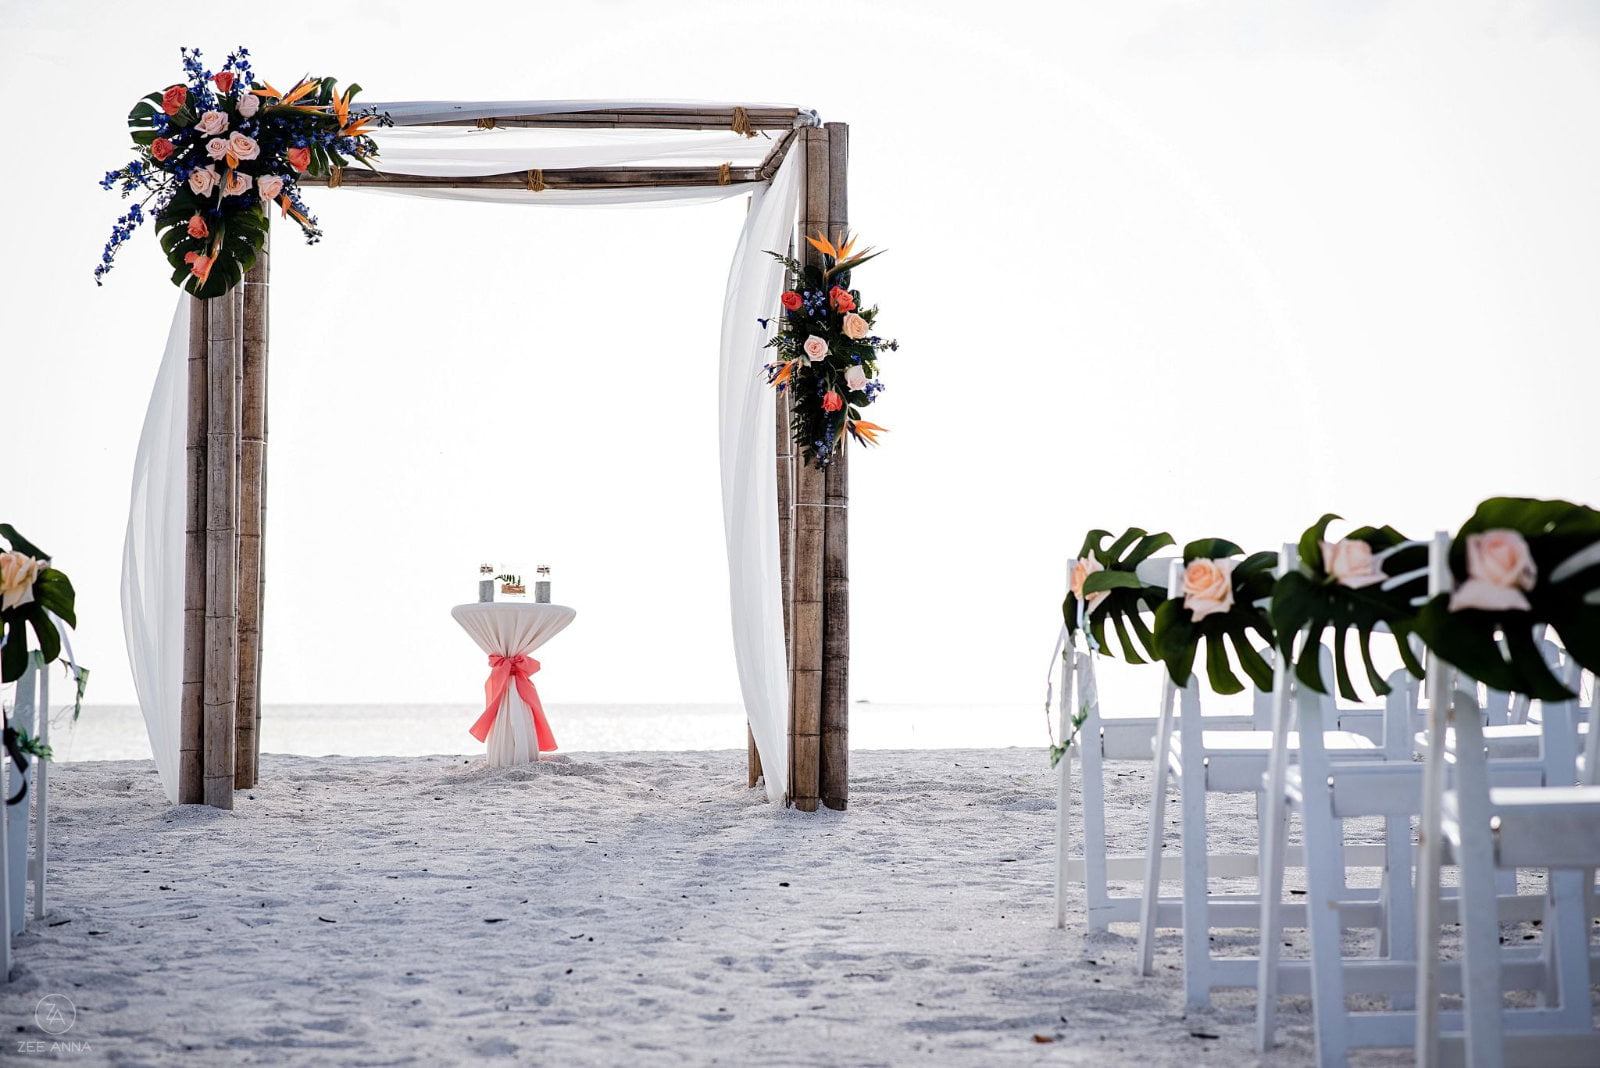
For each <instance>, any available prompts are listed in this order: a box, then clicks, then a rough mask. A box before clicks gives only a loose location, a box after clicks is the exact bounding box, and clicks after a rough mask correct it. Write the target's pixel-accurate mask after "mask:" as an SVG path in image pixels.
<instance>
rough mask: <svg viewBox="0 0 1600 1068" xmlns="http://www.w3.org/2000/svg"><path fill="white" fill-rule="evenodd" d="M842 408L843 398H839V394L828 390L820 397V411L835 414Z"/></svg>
mask: <svg viewBox="0 0 1600 1068" xmlns="http://www.w3.org/2000/svg"><path fill="white" fill-rule="evenodd" d="M843 407H844V398H843V397H841V396H839V394H837V393H835V392H834V391H833V390H831V389H830V390H828V392H826V393H824V394H823V395H822V410H823V411H825V412H836V411H838V410H839V409H840V408H843Z"/></svg>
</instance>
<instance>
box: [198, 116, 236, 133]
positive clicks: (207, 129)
mask: <svg viewBox="0 0 1600 1068" xmlns="http://www.w3.org/2000/svg"><path fill="white" fill-rule="evenodd" d="M194 128H195V129H196V130H198V131H200V132H201V133H203V134H205V135H206V136H207V137H215V136H217V135H218V134H220V133H222V132H223V131H224V130H226V129H227V128H228V116H226V115H224V114H223V113H222V112H220V111H208V112H206V113H205V114H204V115H202V116H200V121H199V122H197V123H195V124H194Z"/></svg>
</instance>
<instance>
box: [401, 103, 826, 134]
mask: <svg viewBox="0 0 1600 1068" xmlns="http://www.w3.org/2000/svg"><path fill="white" fill-rule="evenodd" d="M744 111H745V115H746V116H747V117H748V123H749V126H750V129H752V130H788V129H790V128H792V127H793V126H794V121H795V119H796V117H798V116H799V114H800V110H799V109H798V108H745V109H744ZM734 121H735V120H734V112H733V108H731V107H727V108H636V109H632V110H629V111H564V112H558V113H555V114H551V115H497V116H495V117H494V119H493V124H494V125H495V126H496V127H509V128H512V129H532V128H538V127H541V126H548V127H566V128H569V129H606V128H617V129H636V130H731V129H733V126H734ZM395 125H396V126H403V125H407V124H406V123H404V122H402V121H396V123H395ZM415 125H419V126H478V125H482V123H481V122H480V121H479V120H478V119H476V118H472V119H436V120H432V121H429V122H425V123H416V124H415Z"/></svg>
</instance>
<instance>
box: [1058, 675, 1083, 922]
mask: <svg viewBox="0 0 1600 1068" xmlns="http://www.w3.org/2000/svg"><path fill="white" fill-rule="evenodd" d="M1077 674H1078V673H1077V654H1076V653H1069V655H1068V657H1067V659H1066V660H1064V661H1063V662H1062V666H1061V714H1060V717H1059V718H1060V722H1061V727H1060V729H1061V739H1062V743H1063V744H1065V743H1066V740H1067V737H1068V734H1067V732H1068V731H1069V730H1071V729H1072V708H1073V703H1072V698H1073V693H1072V689H1073V683H1074V682H1075V681H1076V680H1077ZM1075 748H1077V747H1076V746H1073V745H1068V746H1067V749H1066V752H1064V753H1062V754H1061V761H1060V763H1058V764H1057V765H1056V926H1057V927H1058V928H1060V927H1065V926H1066V925H1067V851H1068V849H1069V848H1070V845H1071V841H1072V834H1071V830H1072V827H1071V824H1072V820H1071V808H1072V752H1073V750H1074V749H1075Z"/></svg>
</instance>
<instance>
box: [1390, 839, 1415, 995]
mask: <svg viewBox="0 0 1600 1068" xmlns="http://www.w3.org/2000/svg"><path fill="white" fill-rule="evenodd" d="M1411 860H1412V846H1411V817H1410V816H1389V817H1387V818H1385V820H1384V872H1383V879H1384V933H1385V935H1386V942H1387V945H1386V946H1385V950H1384V956H1385V957H1387V958H1389V959H1390V960H1410V961H1414V960H1416V959H1417V898H1416V892H1415V887H1414V885H1413V884H1412V881H1411V877H1412V873H1411ZM1415 1005H1416V994H1415V991H1414V990H1406V991H1403V992H1400V993H1395V994H1391V995H1390V996H1389V1008H1390V1009H1391V1010H1393V1011H1396V1012H1399V1011H1403V1010H1407V1009H1411V1008H1412V1007H1414V1006H1415Z"/></svg>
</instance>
